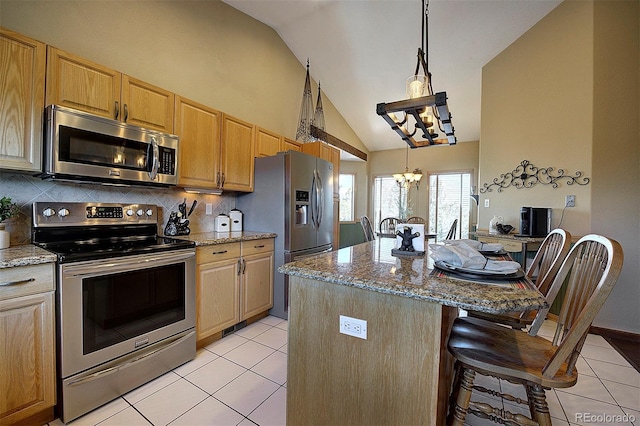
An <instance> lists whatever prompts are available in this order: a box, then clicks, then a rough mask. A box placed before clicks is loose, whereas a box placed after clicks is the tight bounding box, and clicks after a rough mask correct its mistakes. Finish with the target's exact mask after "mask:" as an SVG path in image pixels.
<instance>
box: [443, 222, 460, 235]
mask: <svg viewBox="0 0 640 426" xmlns="http://www.w3.org/2000/svg"><path fill="white" fill-rule="evenodd" d="M457 230H458V219H456V220H454V221H453V223H452V224H451V228H449V233H448V234H447V236H446V237H445V240H453V239H455V238H456V231H457Z"/></svg>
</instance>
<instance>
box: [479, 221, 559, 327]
mask: <svg viewBox="0 0 640 426" xmlns="http://www.w3.org/2000/svg"><path fill="white" fill-rule="evenodd" d="M570 248H571V234H570V233H569V232H567V231H565V230H564V229H560V228H558V229H554V230H553V231H551V232H550V233H549V235H547V237H546V238H545V239H544V241H543V242H542V244H541V245H540V248H539V249H538V251H537V252H536V255H535V257H534V258H533V262H532V263H531V266H530V267H529V268H528V269H527V272H526V275H527V277H529V279H531V281H532V282H533V283H535V285H536V287H537V288H538V290H539V291H540V293H542V295H543V296H544V297H545V298H546V299H547V304H548V305H549V306H551V305H552V304H553V301H554V300H555V298H556V296H557V295H558V292H559V291H560V287H562V282H561V281H557V282H556V285H555V286H552V284H553V283H554V278H555V277H556V274H557V273H558V270H559V269H560V265H561V264H562V261H563V260H564V259H565V257H566V256H567V253H569V249H570ZM547 312H549V308H546V309H541V310H538V311H524V312H508V313H505V314H488V313H485V312H476V311H469V312H468V316H470V317H474V318H482V319H485V320H488V321H492V322H496V323H499V324H504V325H508V326H510V327H511V328H515V329H518V330H521V329H524V328H525V327H527V326H529V325H531V327H530V328H529V334H531V335H536V334H538V330H539V329H540V326H541V325H542V323H543V322H544V320H545V318H546V316H547Z"/></svg>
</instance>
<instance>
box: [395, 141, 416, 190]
mask: <svg viewBox="0 0 640 426" xmlns="http://www.w3.org/2000/svg"><path fill="white" fill-rule="evenodd" d="M404 165H405V167H404V172H403V173H395V174H394V175H393V178H394V179H395V180H396V183H397V184H398V186H399V187H400V188H405V189H407V190H408V189H410V188H411V185H413V184H414V183H415V184H416V189H420V179H422V170H420V169H414V170H413V172H410V171H409V145H407V153H406V157H405V163H404Z"/></svg>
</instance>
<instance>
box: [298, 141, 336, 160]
mask: <svg viewBox="0 0 640 426" xmlns="http://www.w3.org/2000/svg"><path fill="white" fill-rule="evenodd" d="M332 149H335V148H333V147H331V146H330V145H329V144H327V143H325V142H320V141H318V142H309V143H303V144H302V152H304V153H305V154H309V155H313V156H315V157H319V158H322V159H323V160H327V161H331V150H332Z"/></svg>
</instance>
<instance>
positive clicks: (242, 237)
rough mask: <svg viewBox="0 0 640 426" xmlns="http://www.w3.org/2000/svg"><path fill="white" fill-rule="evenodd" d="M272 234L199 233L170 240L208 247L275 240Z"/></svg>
mask: <svg viewBox="0 0 640 426" xmlns="http://www.w3.org/2000/svg"><path fill="white" fill-rule="evenodd" d="M277 236H278V235H277V234H274V233H273V232H255V231H236V232H201V233H197V234H189V235H178V236H175V237H174V236H172V237H171V238H179V239H182V240H189V241H194V242H195V243H196V246H210V245H214V244H224V243H237V242H240V241H250V240H260V239H262V238H275V237H277Z"/></svg>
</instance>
